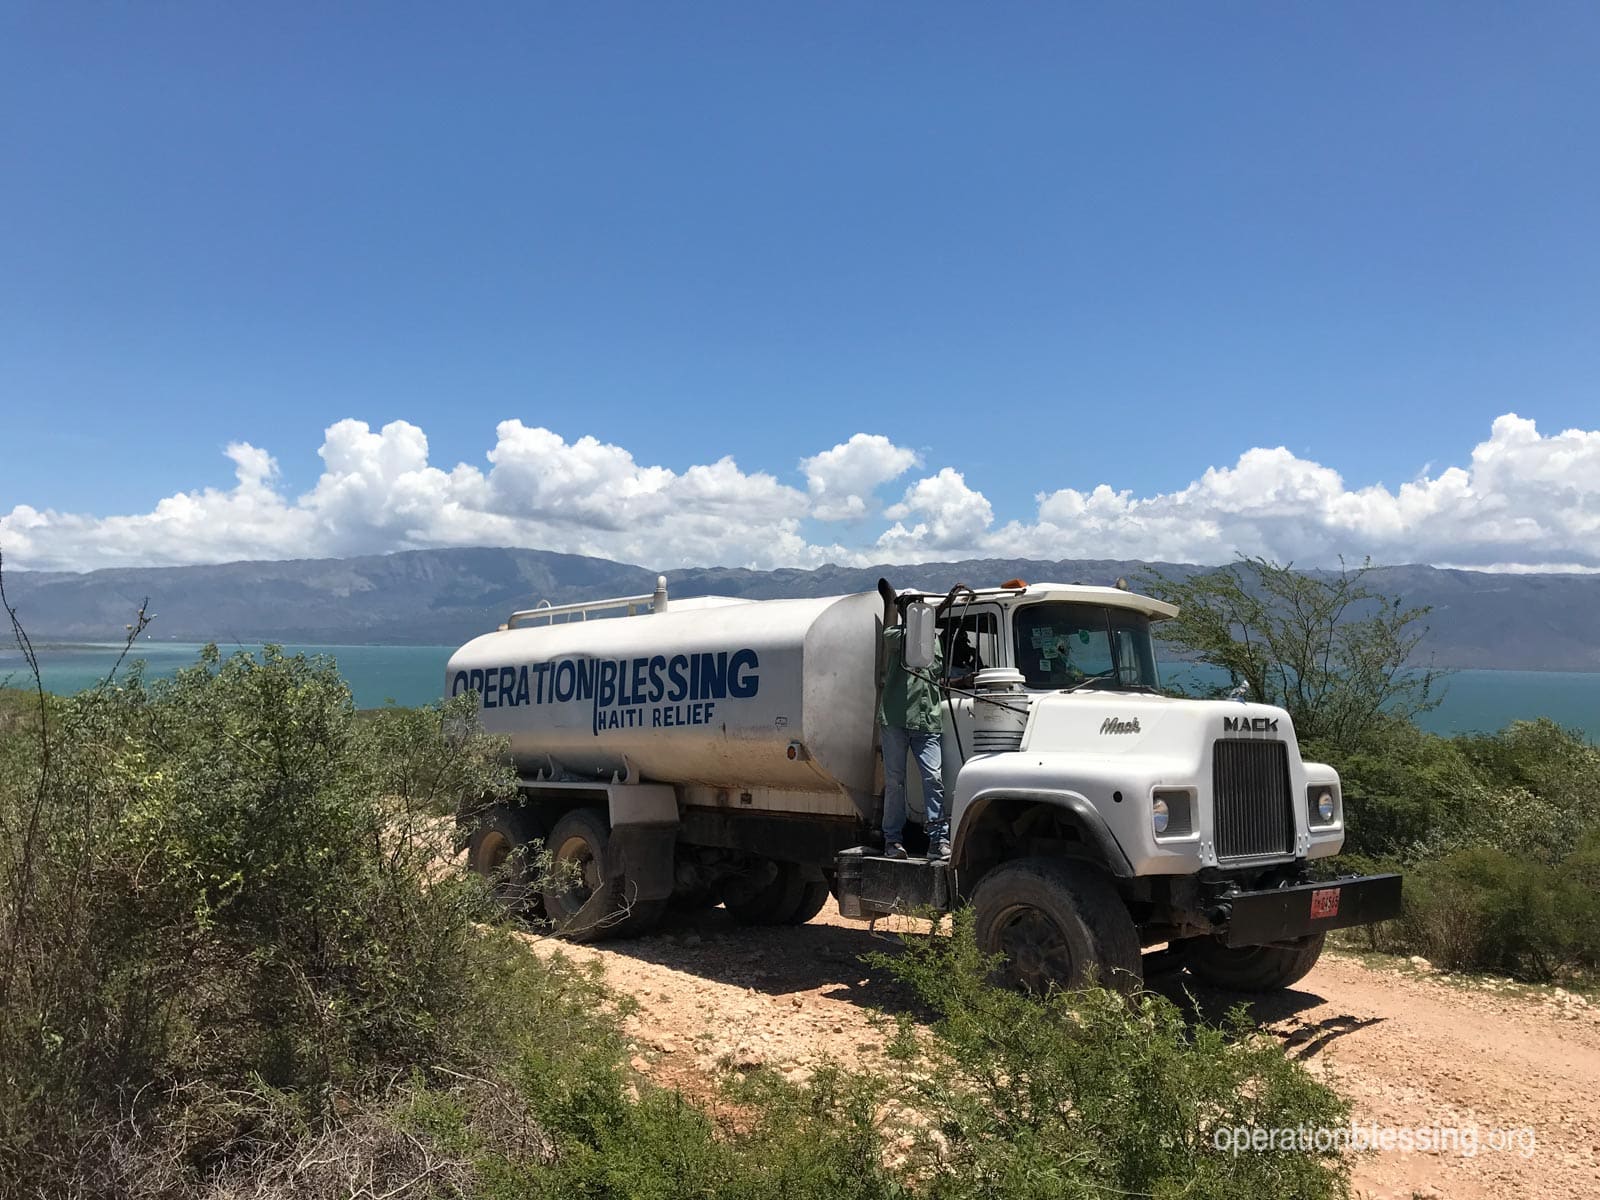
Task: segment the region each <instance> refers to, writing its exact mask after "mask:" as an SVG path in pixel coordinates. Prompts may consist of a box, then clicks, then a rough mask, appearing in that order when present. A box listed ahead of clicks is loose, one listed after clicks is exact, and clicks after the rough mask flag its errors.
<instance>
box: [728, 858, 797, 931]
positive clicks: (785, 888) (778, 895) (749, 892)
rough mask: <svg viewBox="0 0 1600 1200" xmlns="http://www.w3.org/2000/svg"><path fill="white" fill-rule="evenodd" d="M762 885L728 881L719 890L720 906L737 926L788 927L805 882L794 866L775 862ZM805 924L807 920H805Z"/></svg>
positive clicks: (738, 880)
mask: <svg viewBox="0 0 1600 1200" xmlns="http://www.w3.org/2000/svg"><path fill="white" fill-rule="evenodd" d="M772 865H773V867H775V868H776V872H775V874H774V875H773V877H772V879H771V880H770V881H768V882H766V883H761V884H755V885H752V884H751V883H750V881H748V880H745V879H731V880H729V881H728V882H727V883H725V884H724V885H723V888H722V906H723V907H724V908H726V909H727V910H728V911H729V912H730V913H732V914H733V919H734V920H735V921H738V922H739V923H740V924H741V925H789V924H792V923H794V918H795V915H796V914H797V913H798V912H799V911H800V907H801V905H802V904H804V903H805V901H806V899H807V893H806V878H805V876H804V875H802V874H801V873H800V868H799V867H798V866H796V865H795V864H794V863H786V862H775V863H773V864H772ZM806 920H810V917H807V918H806Z"/></svg>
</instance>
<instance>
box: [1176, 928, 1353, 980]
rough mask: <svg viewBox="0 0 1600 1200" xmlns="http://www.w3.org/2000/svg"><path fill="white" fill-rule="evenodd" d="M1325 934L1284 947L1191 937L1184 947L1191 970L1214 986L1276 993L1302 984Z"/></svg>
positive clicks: (1324, 938)
mask: <svg viewBox="0 0 1600 1200" xmlns="http://www.w3.org/2000/svg"><path fill="white" fill-rule="evenodd" d="M1327 936H1328V935H1327V934H1325V933H1313V934H1310V935H1308V936H1307V937H1303V938H1296V939H1295V940H1294V941H1293V942H1291V943H1287V944H1285V945H1281V946H1233V947H1230V946H1224V945H1223V944H1222V943H1221V942H1219V941H1218V940H1217V939H1216V938H1209V937H1199V938H1190V939H1189V940H1188V942H1187V943H1186V944H1185V946H1184V948H1183V949H1184V961H1185V962H1186V963H1187V964H1188V967H1189V970H1191V971H1193V972H1194V973H1195V975H1196V977H1198V978H1199V979H1202V980H1204V981H1205V982H1206V983H1209V984H1211V986H1212V987H1219V988H1226V989H1228V990H1229V991H1234V992H1275V991H1278V990H1279V989H1281V988H1286V987H1289V986H1291V985H1293V984H1296V983H1299V982H1300V981H1301V980H1302V979H1304V978H1305V977H1306V976H1307V975H1308V974H1309V973H1310V971H1311V968H1312V967H1314V966H1316V965H1317V959H1318V958H1319V957H1321V955H1322V943H1323V942H1324V941H1325V940H1326V939H1327Z"/></svg>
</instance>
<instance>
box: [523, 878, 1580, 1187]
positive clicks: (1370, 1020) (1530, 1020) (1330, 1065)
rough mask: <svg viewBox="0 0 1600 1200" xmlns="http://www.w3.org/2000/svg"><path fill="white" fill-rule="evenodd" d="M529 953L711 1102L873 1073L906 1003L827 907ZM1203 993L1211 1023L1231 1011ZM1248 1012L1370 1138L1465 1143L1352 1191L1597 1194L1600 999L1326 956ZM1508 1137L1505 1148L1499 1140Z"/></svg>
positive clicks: (1367, 1171) (704, 917) (1384, 1156)
mask: <svg viewBox="0 0 1600 1200" xmlns="http://www.w3.org/2000/svg"><path fill="white" fill-rule="evenodd" d="M530 941H532V942H533V943H534V945H535V946H536V948H537V949H538V950H539V952H541V953H553V952H560V953H565V954H568V955H570V956H572V957H574V958H577V959H580V960H594V961H598V962H600V963H601V964H602V965H603V966H604V968H605V971H606V976H607V979H608V980H609V981H610V983H611V985H612V986H613V987H615V988H617V989H618V990H621V991H625V992H627V993H629V994H631V995H633V996H635V997H637V999H638V1000H639V1002H640V1010H639V1013H638V1014H637V1015H636V1016H635V1017H633V1018H631V1020H630V1032H631V1033H632V1034H633V1036H634V1039H635V1043H636V1045H637V1047H638V1054H637V1056H636V1058H635V1065H636V1066H638V1067H640V1068H641V1069H644V1070H647V1071H648V1072H649V1073H650V1074H651V1075H652V1076H653V1077H655V1078H657V1079H658V1080H660V1081H661V1082H663V1083H668V1084H670V1085H672V1086H675V1087H678V1088H680V1089H681V1090H684V1091H685V1092H686V1093H689V1094H702V1095H703V1094H707V1093H708V1092H709V1090H710V1088H709V1082H708V1081H709V1080H710V1079H711V1077H712V1076H714V1075H715V1074H716V1072H717V1071H718V1070H719V1069H726V1068H727V1067H729V1066H732V1067H749V1066H754V1065H757V1064H761V1065H766V1066H770V1067H772V1068H774V1069H776V1070H778V1071H780V1072H784V1073H786V1074H788V1075H790V1076H791V1077H800V1076H801V1075H802V1074H803V1073H804V1072H805V1071H806V1070H807V1069H808V1067H809V1065H810V1064H812V1063H814V1062H816V1061H817V1060H818V1059H819V1058H821V1057H831V1058H834V1059H836V1060H841V1061H844V1062H847V1063H849V1062H854V1063H857V1064H861V1065H867V1064H870V1063H872V1062H873V1061H875V1060H876V1059H877V1057H878V1055H879V1053H880V1051H881V1048H882V1045H883V1042H884V1033H883V1031H882V1030H881V1028H880V1027H879V1023H878V1022H877V1021H876V1020H875V1018H874V1013H875V1012H876V1011H878V1010H882V1011H883V1012H886V1013H891V1014H892V1013H895V1012H897V1011H907V1010H909V1007H910V1005H909V998H908V997H907V996H906V995H904V994H903V993H902V992H901V991H900V990H899V989H898V988H897V987H896V986H895V985H894V984H892V983H891V982H888V981H886V980H884V979H882V978H881V977H880V976H879V973H877V972H873V971H870V970H869V969H868V968H866V967H864V966H863V965H862V964H861V962H860V958H861V956H862V955H863V954H865V953H867V952H869V951H872V950H884V949H893V947H894V946H895V944H896V940H895V938H894V935H893V934H892V932H886V931H884V930H882V929H880V930H879V931H878V932H876V933H875V932H873V931H870V930H869V929H868V928H867V927H866V926H864V925H862V924H860V923H857V922H853V921H844V920H842V919H841V918H840V917H839V916H838V914H837V912H836V911H835V910H834V908H833V906H832V905H831V904H830V905H829V907H828V908H827V909H826V910H825V911H824V912H823V914H822V915H821V916H819V917H818V918H817V919H816V920H815V921H814V922H812V923H811V924H810V925H806V926H802V927H800V928H796V929H750V928H742V927H740V926H737V925H734V924H733V923H732V922H731V920H730V919H729V918H728V914H727V913H726V912H724V911H722V910H720V909H715V910H712V911H709V912H706V913H703V914H698V915H695V916H677V917H671V918H669V919H668V921H667V923H666V924H665V925H664V926H663V927H662V929H661V930H660V931H659V932H658V933H656V934H654V935H653V936H651V937H648V938H644V939H638V940H631V941H619V942H612V943H605V944H602V945H600V946H596V947H586V946H570V945H565V944H560V943H555V942H552V941H550V940H548V939H543V938H530ZM1198 998H1199V1000H1200V1003H1201V1006H1202V1008H1203V1009H1205V1010H1206V1011H1207V1012H1208V1013H1209V1014H1211V1015H1215V1014H1218V1013H1220V1012H1222V1011H1223V1010H1224V1009H1225V1008H1226V1007H1227V1006H1228V1005H1229V1004H1230V1003H1232V1002H1234V1001H1236V1000H1238V999H1241V997H1238V996H1231V995H1227V994H1222V993H1215V992H1207V993H1201V994H1200V995H1199V997H1198ZM1252 1012H1253V1015H1254V1016H1255V1017H1256V1019H1257V1020H1259V1021H1260V1022H1261V1023H1262V1024H1263V1025H1264V1026H1265V1027H1266V1028H1268V1029H1270V1030H1271V1031H1272V1032H1273V1033H1275V1034H1276V1035H1277V1036H1279V1037H1281V1038H1283V1039H1284V1041H1285V1043H1286V1044H1287V1045H1288V1046H1289V1047H1290V1050H1291V1053H1293V1054H1295V1055H1296V1056H1297V1057H1299V1058H1300V1059H1302V1060H1303V1061H1304V1062H1305V1063H1306V1064H1307V1065H1308V1066H1309V1067H1310V1069H1312V1070H1313V1071H1316V1072H1319V1073H1321V1074H1324V1075H1325V1076H1327V1077H1328V1078H1329V1079H1331V1080H1332V1081H1333V1082H1334V1083H1335V1084H1336V1085H1337V1086H1338V1087H1339V1088H1340V1090H1341V1091H1343V1092H1344V1094H1345V1095H1347V1096H1349V1097H1350V1099H1351V1100H1352V1101H1353V1103H1354V1106H1355V1120H1356V1122H1357V1124H1358V1125H1359V1126H1360V1127H1362V1128H1363V1129H1369V1128H1372V1127H1376V1128H1377V1130H1379V1131H1383V1130H1394V1131H1396V1132H1395V1133H1393V1134H1391V1135H1389V1136H1392V1137H1395V1138H1400V1137H1404V1136H1405V1133H1404V1132H1403V1131H1408V1130H1422V1131H1424V1132H1423V1134H1422V1135H1421V1137H1423V1138H1431V1137H1434V1136H1435V1135H1434V1134H1433V1132H1432V1131H1434V1130H1435V1129H1444V1130H1445V1131H1446V1132H1445V1133H1444V1135H1443V1136H1444V1137H1445V1138H1451V1137H1455V1138H1459V1139H1461V1140H1460V1141H1458V1142H1457V1143H1455V1144H1452V1145H1447V1146H1444V1147H1442V1148H1441V1147H1438V1146H1433V1147H1428V1148H1425V1149H1415V1148H1414V1149H1411V1150H1409V1151H1407V1150H1403V1149H1400V1148H1394V1149H1389V1150H1385V1151H1378V1152H1376V1153H1372V1154H1368V1155H1365V1156H1362V1157H1360V1158H1359V1159H1358V1161H1357V1162H1356V1164H1355V1172H1354V1178H1355V1186H1356V1190H1357V1194H1358V1195H1360V1196H1363V1197H1370V1198H1373V1200H1380V1198H1381V1200H1388V1198H1390V1197H1403V1198H1405V1200H1410V1198H1411V1197H1414V1196H1423V1197H1437V1196H1442V1197H1450V1198H1451V1200H1456V1198H1461V1200H1479V1198H1482V1200H1490V1198H1495V1200H1499V1198H1502V1197H1520V1196H1527V1197H1540V1198H1543V1197H1550V1196H1562V1197H1572V1198H1577V1197H1588V1196H1600V1114H1597V1109H1596V1098H1597V1093H1600V1004H1594V1005H1591V1004H1588V1003H1586V1002H1585V1001H1583V1000H1582V999H1580V998H1578V997H1570V998H1567V997H1563V996H1559V995H1556V996H1544V995H1540V994H1534V993H1530V992H1528V991H1527V990H1525V989H1515V988H1509V987H1500V988H1496V987H1495V986H1493V985H1490V986H1484V985H1481V984H1474V985H1471V986H1464V985H1463V984H1461V983H1459V982H1457V981H1453V980H1451V979H1449V978H1447V977H1440V976H1437V975H1434V974H1431V973H1418V972H1415V971H1410V970H1407V971H1401V970H1396V969H1392V968H1388V967H1372V966H1368V965H1365V964H1364V963H1363V962H1362V961H1361V960H1360V959H1358V958H1356V957H1352V956H1348V955H1342V954H1328V955H1326V956H1324V958H1323V960H1322V962H1321V963H1320V964H1319V965H1318V966H1317V969H1316V970H1315V971H1313V972H1312V974H1311V975H1310V976H1308V977H1307V978H1306V979H1305V980H1304V981H1303V982H1302V983H1301V984H1300V985H1299V987H1297V988H1295V989H1294V990H1292V991H1290V992H1287V993H1283V994H1281V995H1279V996H1275V997H1272V998H1271V999H1269V1000H1267V1001H1266V1002H1261V1003H1257V1004H1256V1005H1254V1007H1253V1009H1252ZM1455 1129H1462V1130H1464V1133H1462V1134H1454V1133H1451V1132H1449V1131H1451V1130H1455ZM1502 1133H1503V1134H1504V1136H1505V1138H1506V1139H1507V1141H1508V1143H1509V1144H1508V1146H1507V1147H1500V1146H1499V1145H1497V1144H1492V1143H1495V1142H1496V1139H1497V1137H1498V1136H1500V1135H1501V1134H1502ZM1474 1135H1475V1136H1476V1147H1475V1152H1473V1151H1474V1146H1473V1143H1472V1138H1473V1137H1474ZM1412 1136H1413V1138H1416V1137H1417V1135H1412ZM1413 1144H1415V1142H1414V1143H1413Z"/></svg>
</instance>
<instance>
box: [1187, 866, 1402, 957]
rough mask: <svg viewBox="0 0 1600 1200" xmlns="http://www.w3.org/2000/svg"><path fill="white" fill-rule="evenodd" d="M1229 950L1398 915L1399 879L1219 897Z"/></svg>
mask: <svg viewBox="0 0 1600 1200" xmlns="http://www.w3.org/2000/svg"><path fill="white" fill-rule="evenodd" d="M1219 907H1220V908H1221V909H1223V910H1224V911H1223V912H1219V913H1218V915H1219V916H1223V917H1224V919H1225V921H1226V923H1227V928H1226V932H1225V934H1224V938H1225V940H1226V941H1227V944H1228V945H1229V946H1265V945H1268V944H1270V943H1272V942H1287V941H1292V940H1293V939H1295V938H1303V937H1306V936H1308V935H1310V934H1313V933H1323V932H1325V931H1327V930H1329V929H1348V928H1349V927H1350V926H1352V925H1371V924H1373V923H1375V922H1377V921H1387V920H1388V919H1389V918H1391V917H1397V916H1399V915H1400V876H1398V875H1365V876H1354V875H1353V876H1350V877H1348V878H1345V879H1329V880H1325V881H1323V882H1320V883H1300V884H1295V885H1293V886H1291V887H1281V888H1271V889H1269V890H1267V891H1261V892H1234V893H1232V894H1231V895H1224V896H1223V897H1222V899H1221V904H1220V906H1219Z"/></svg>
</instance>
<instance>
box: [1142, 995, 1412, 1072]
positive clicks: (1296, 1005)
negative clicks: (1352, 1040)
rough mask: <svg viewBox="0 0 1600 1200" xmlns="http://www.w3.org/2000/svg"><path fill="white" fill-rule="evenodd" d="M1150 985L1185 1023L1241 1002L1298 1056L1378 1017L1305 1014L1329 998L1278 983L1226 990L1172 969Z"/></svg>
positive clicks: (1215, 1020)
mask: <svg viewBox="0 0 1600 1200" xmlns="http://www.w3.org/2000/svg"><path fill="white" fill-rule="evenodd" d="M1150 990H1151V991H1153V992H1157V993H1159V994H1161V995H1163V996H1165V997H1166V998H1167V999H1169V1000H1171V1001H1172V1002H1173V1003H1174V1004H1176V1005H1177V1006H1178V1008H1179V1010H1180V1011H1181V1012H1183V1014H1184V1015H1185V1017H1187V1018H1188V1020H1189V1022H1190V1024H1205V1025H1221V1024H1225V1023H1226V1022H1227V1021H1228V1020H1229V1014H1230V1013H1231V1012H1232V1011H1233V1010H1234V1009H1235V1008H1242V1009H1243V1011H1244V1015H1245V1018H1246V1020H1248V1021H1249V1022H1250V1024H1251V1025H1254V1026H1255V1027H1256V1028H1258V1029H1266V1030H1268V1031H1270V1032H1271V1033H1272V1034H1273V1035H1274V1036H1275V1037H1277V1038H1278V1039H1279V1041H1281V1042H1282V1043H1283V1046H1284V1049H1285V1050H1287V1051H1288V1052H1289V1054H1290V1056H1291V1057H1293V1058H1296V1059H1299V1060H1301V1061H1305V1060H1306V1059H1309V1058H1312V1057H1314V1056H1315V1055H1316V1054H1318V1053H1320V1052H1321V1051H1322V1050H1323V1049H1324V1048H1325V1047H1326V1046H1327V1045H1328V1044H1329V1043H1330V1042H1332V1041H1334V1040H1335V1039H1336V1038H1340V1037H1343V1036H1344V1035H1345V1034H1348V1033H1354V1032H1356V1030H1358V1029H1365V1028H1366V1027H1367V1026H1369V1025H1376V1024H1378V1023H1379V1022H1380V1021H1382V1020H1383V1019H1384V1018H1382V1017H1357V1016H1354V1015H1352V1014H1349V1013H1333V1014H1331V1015H1328V1016H1323V1017H1320V1018H1318V1019H1316V1020H1308V1019H1307V1018H1306V1017H1304V1016H1303V1015H1302V1014H1304V1013H1306V1012H1309V1011H1310V1010H1312V1009H1317V1008H1321V1007H1323V1006H1324V1005H1327V1004H1329V1003H1330V1001H1329V1000H1328V998H1327V997H1326V996H1322V995H1320V994H1318V993H1317V992H1314V991H1311V990H1309V989H1307V988H1284V989H1283V990H1282V991H1278V992H1267V993H1265V994H1258V993H1249V992H1230V991H1227V990H1225V989H1222V988H1215V987H1211V986H1209V985H1207V984H1204V983H1201V982H1200V981H1199V980H1197V979H1195V978H1194V977H1193V976H1192V975H1188V974H1181V975H1176V974H1175V975H1164V976H1162V977H1161V978H1160V979H1158V980H1153V981H1152V982H1151V984H1150Z"/></svg>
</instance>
